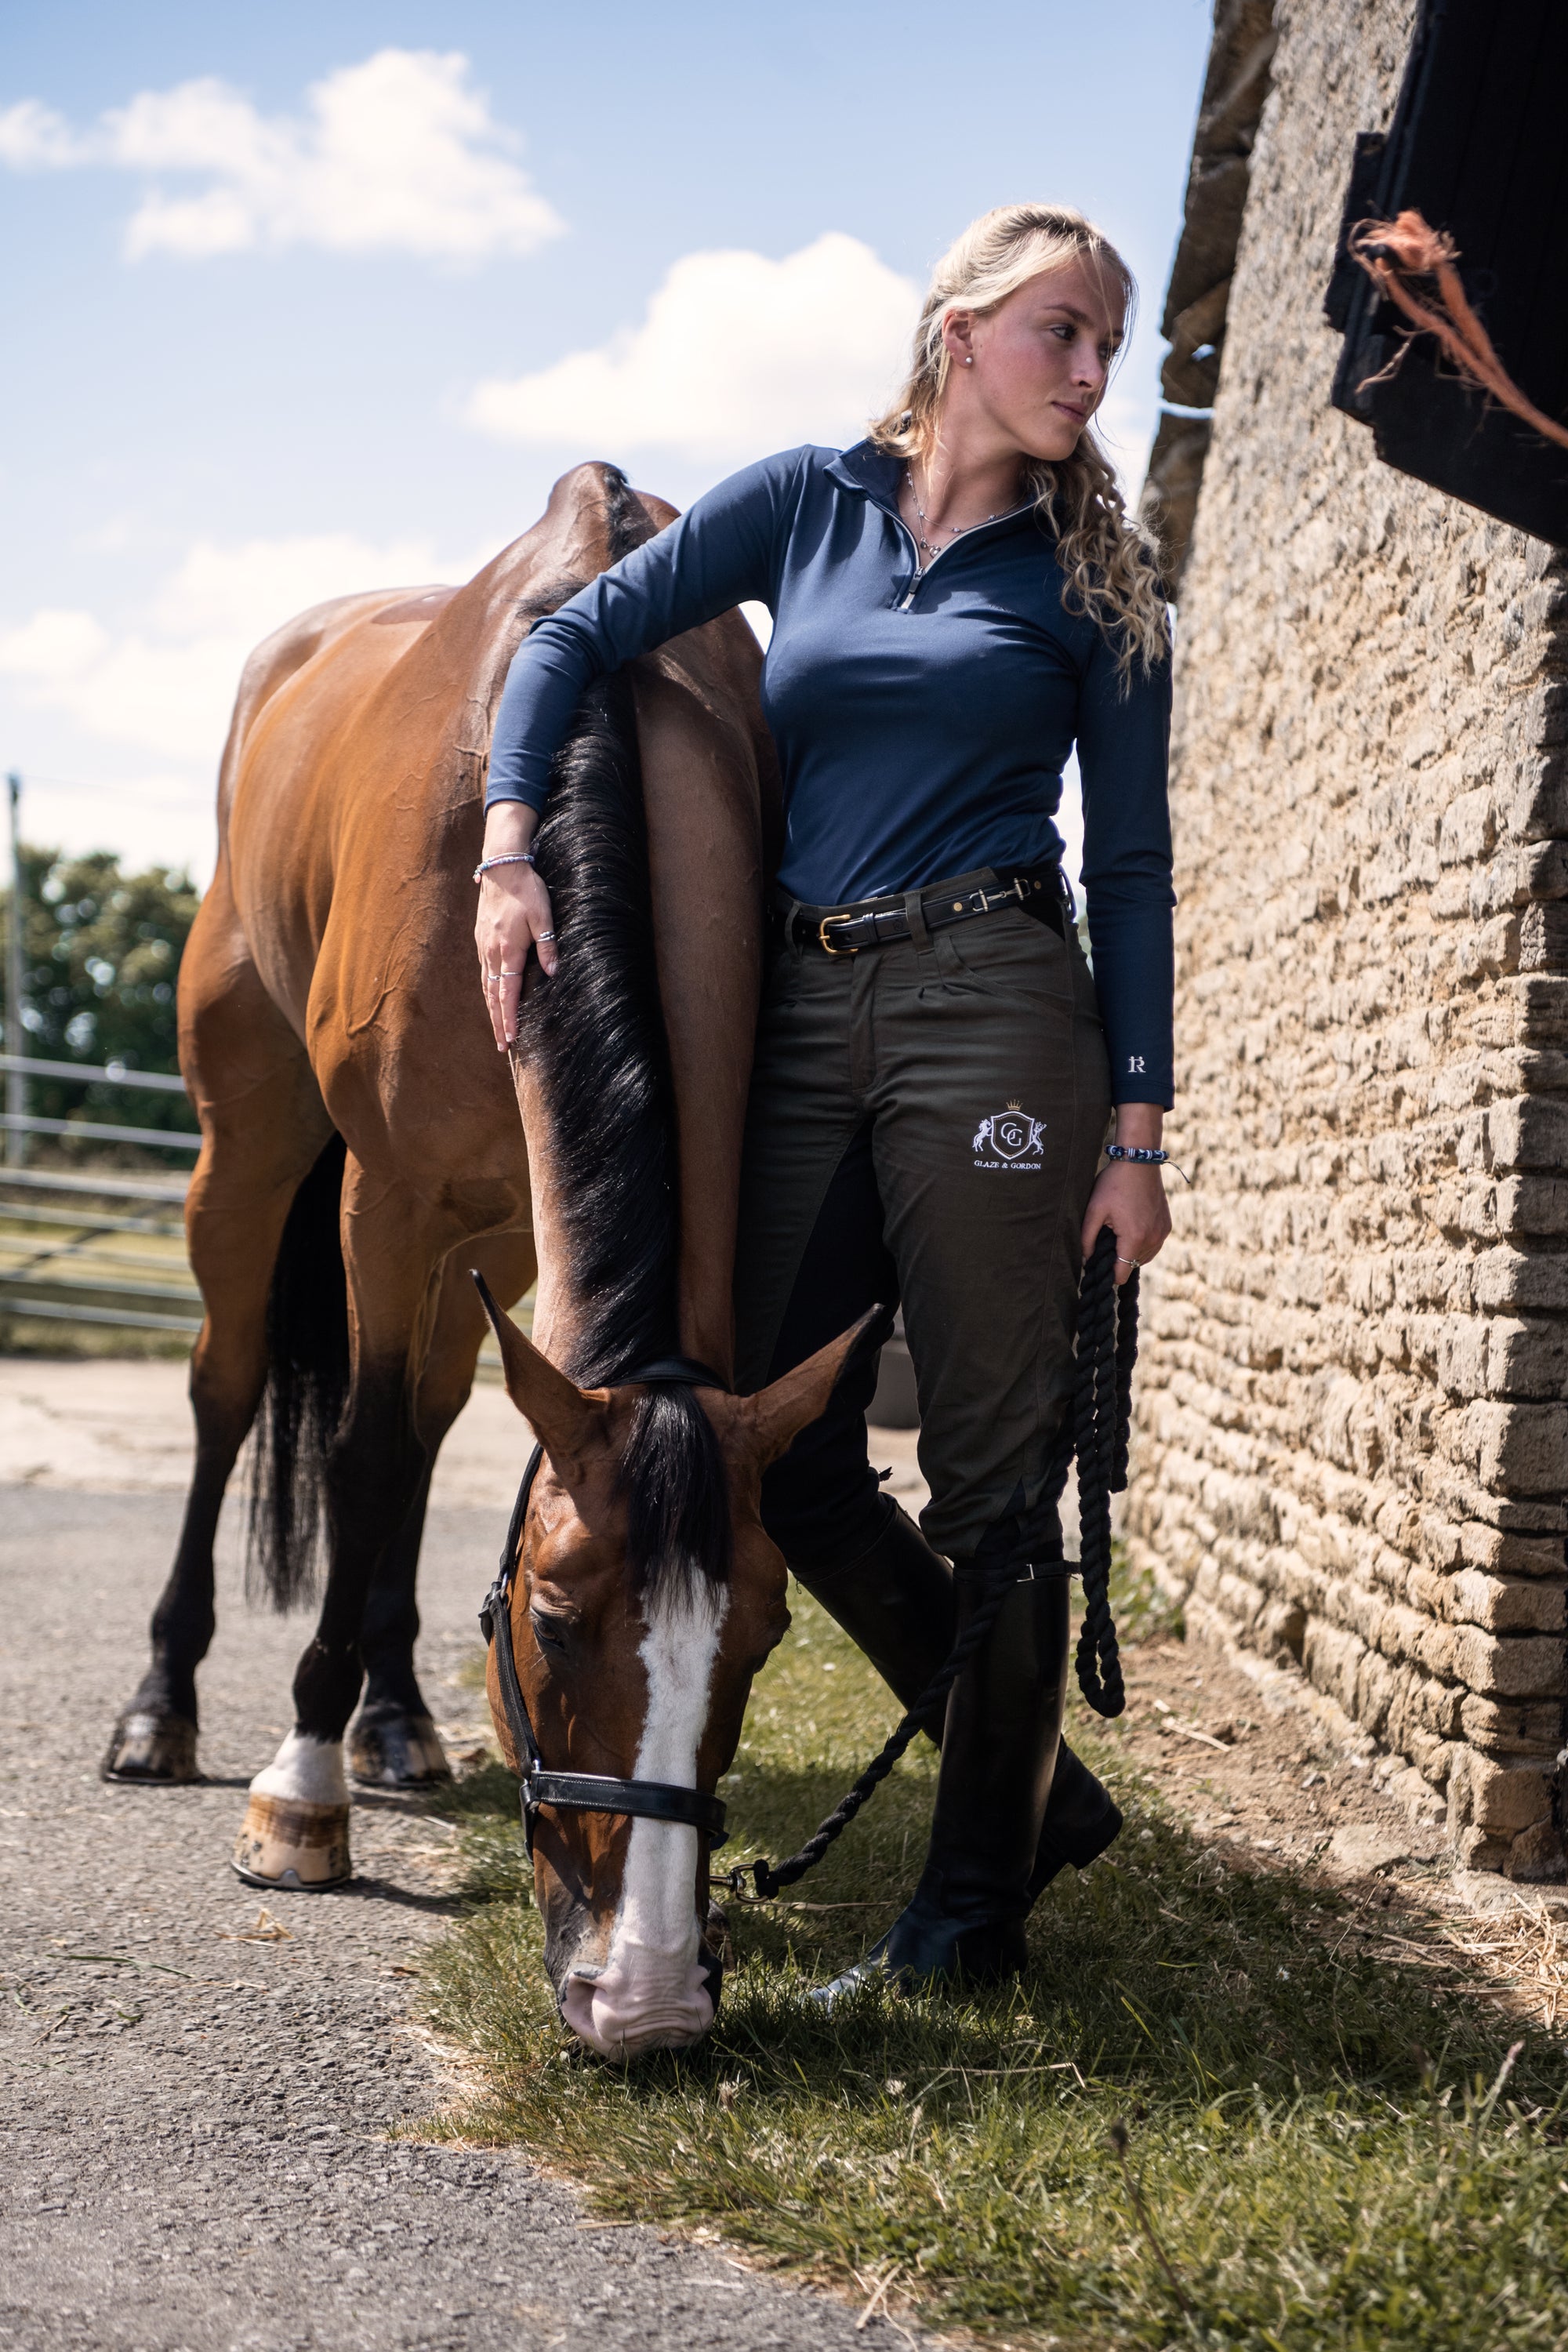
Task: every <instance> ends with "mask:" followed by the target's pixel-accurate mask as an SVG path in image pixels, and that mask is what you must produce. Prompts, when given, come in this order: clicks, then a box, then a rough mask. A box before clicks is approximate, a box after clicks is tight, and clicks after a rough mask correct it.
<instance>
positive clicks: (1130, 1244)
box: [1083, 1160, 1171, 1283]
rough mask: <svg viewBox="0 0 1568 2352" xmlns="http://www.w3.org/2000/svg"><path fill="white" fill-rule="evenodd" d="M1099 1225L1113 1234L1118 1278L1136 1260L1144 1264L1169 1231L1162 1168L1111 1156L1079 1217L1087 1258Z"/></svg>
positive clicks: (1120, 1279)
mask: <svg viewBox="0 0 1568 2352" xmlns="http://www.w3.org/2000/svg"><path fill="white" fill-rule="evenodd" d="M1101 1225H1109V1226H1110V1230H1111V1232H1112V1233H1113V1234H1115V1235H1116V1279H1117V1281H1118V1282H1119V1283H1120V1282H1125V1281H1126V1279H1127V1277H1128V1276H1129V1275H1130V1274H1131V1271H1132V1269H1133V1267H1134V1265H1148V1263H1149V1260H1150V1259H1151V1258H1152V1257H1153V1256H1154V1255H1156V1253H1157V1252H1158V1251H1159V1250H1160V1249H1161V1248H1162V1247H1163V1244H1164V1241H1165V1236H1166V1235H1167V1234H1169V1232H1170V1230H1171V1210H1170V1204H1169V1202H1167V1201H1166V1198H1165V1180H1164V1175H1163V1171H1162V1170H1161V1169H1160V1168H1159V1167H1157V1166H1151V1165H1150V1163H1149V1162H1148V1161H1147V1160H1112V1161H1111V1162H1110V1166H1109V1167H1108V1168H1102V1169H1101V1170H1100V1174H1099V1176H1098V1177H1097V1178H1096V1180H1095V1186H1094V1190H1093V1192H1091V1193H1090V1194H1089V1208H1088V1211H1087V1213H1086V1214H1085V1217H1084V1221H1083V1254H1084V1256H1085V1257H1086V1258H1087V1257H1088V1255H1089V1252H1090V1250H1091V1249H1092V1248H1093V1247H1094V1243H1095V1236H1096V1234H1098V1233H1099V1231H1100V1227H1101Z"/></svg>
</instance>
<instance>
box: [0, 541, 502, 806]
mask: <svg viewBox="0 0 1568 2352" xmlns="http://www.w3.org/2000/svg"><path fill="white" fill-rule="evenodd" d="M436 576H437V566H436V560H435V557H434V555H433V553H432V551H431V550H430V548H429V547H428V545H426V543H425V542H423V541H416V540H405V541H395V542H392V543H391V544H388V545H385V546H374V545H372V544H370V543H368V542H366V541H362V540H357V539H354V538H353V537H351V536H350V535H349V534H348V533H346V532H325V533H321V535H319V536H315V537H303V536H302V537H299V538H292V539H273V540H265V539H263V540H251V541H247V542H245V543H243V544H241V545H237V546H228V547H225V546H220V545H218V544H216V542H214V541H208V540H200V541H196V543H195V545H194V546H193V547H192V548H191V549H190V550H189V551H188V552H187V554H186V556H185V558H184V562H182V563H181V565H180V566H179V568H178V570H177V571H175V572H174V573H173V574H172V575H171V576H170V578H169V579H168V580H167V581H165V582H164V583H163V587H162V588H161V589H160V590H159V592H158V593H157V594H156V595H155V596H154V597H153V600H152V602H151V603H150V604H148V606H147V607H146V608H145V609H144V610H143V611H142V612H141V613H139V614H134V615H133V616H132V618H131V620H130V622H129V624H128V625H126V626H125V627H123V628H122V629H121V630H119V631H118V632H117V631H114V630H112V629H110V628H109V627H107V626H106V625H104V623H103V622H102V621H101V620H100V619H99V617H98V616H97V615H96V614H92V613H88V612H70V611H60V610H58V609H52V608H46V609H44V610H42V611H40V612H37V613H35V614H33V615H32V617H31V618H30V619H29V620H27V621H25V622H24V623H23V624H22V625H21V626H20V627H18V628H15V629H12V630H9V631H8V632H5V633H0V675H4V676H5V677H11V678H13V679H15V680H16V684H17V686H18V687H19V688H21V689H22V691H23V692H24V694H25V696H26V698H27V699H28V700H29V701H31V702H32V703H34V704H36V705H41V706H43V707H45V708H47V709H55V710H58V711H62V712H64V713H65V714H66V715H67V716H68V718H70V719H74V720H75V721H76V723H77V724H78V725H79V726H80V727H82V728H84V729H85V730H87V731H88V732H89V734H92V735H96V736H99V737H100V738H102V739H103V740H106V741H110V742H116V743H120V744H123V745H126V746H130V747H132V748H134V749H135V750H137V751H152V752H155V753H157V754H159V755H160V756H161V757H163V758H164V759H173V760H180V761H192V762H201V763H202V765H203V767H204V769H205V772H206V774H207V776H208V777H209V778H210V777H212V776H216V771H217V760H218V754H219V752H220V751H222V749H223V740H224V737H225V735H226V732H227V730H228V718H229V711H230V709H231V707H232V705H233V702H234V695H235V688H237V685H238V683H239V673H240V669H241V667H242V666H243V664H244V661H245V657H246V656H247V653H248V652H249V651H250V649H251V647H252V646H255V645H256V644H257V643H258V641H259V640H260V639H261V638H262V637H264V636H267V635H269V634H270V632H271V631H272V630H273V629H275V628H278V627H279V625H281V624H282V623H283V622H284V621H286V620H288V619H289V617H290V616H291V615H292V614H295V613H299V612H302V611H304V610H305V609H306V608H307V607H308V606H310V605H311V604H321V603H322V602H323V601H324V599H326V598H327V597H329V596H335V595H342V594H345V593H350V592H352V591H354V590H357V589H364V588H389V587H403V586H423V585H425V584H426V583H428V582H429V581H430V580H432V579H433V578H435V577H436ZM449 576H450V575H449ZM456 576H457V577H458V578H462V577H464V576H466V572H464V571H459V572H458V573H457V574H456Z"/></svg>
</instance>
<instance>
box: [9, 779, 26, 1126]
mask: <svg viewBox="0 0 1568 2352" xmlns="http://www.w3.org/2000/svg"><path fill="white" fill-rule="evenodd" d="M5 786H6V791H7V793H8V796H9V799H10V803H11V920H10V922H9V924H8V925H7V926H6V938H5V1051H6V1052H7V1054H13V1055H22V1054H25V1053H26V1050H27V1033H26V1029H25V1028H24V1026H23V1024H22V926H23V921H24V911H23V897H22V779H21V777H20V776H18V775H16V773H15V772H13V773H12V774H10V775H8V776H7V777H6V779H5ZM5 1108H6V1110H7V1111H8V1112H9V1113H10V1115H11V1117H12V1118H22V1117H23V1116H24V1115H25V1113H26V1108H27V1081H26V1078H25V1077H24V1076H22V1073H21V1071H20V1070H15V1069H13V1070H7V1071H6V1073H5ZM26 1157H27V1138H26V1134H25V1132H24V1131H23V1129H21V1128H19V1127H9V1128H7V1129H6V1130H5V1160H6V1164H7V1166H9V1167H12V1168H20V1167H21V1166H22V1164H23V1163H24V1161H25V1160H26Z"/></svg>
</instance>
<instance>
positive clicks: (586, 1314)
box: [519, 466, 731, 1591]
mask: <svg viewBox="0 0 1568 2352" xmlns="http://www.w3.org/2000/svg"><path fill="white" fill-rule="evenodd" d="M604 476H605V493H606V498H605V505H606V518H605V519H606V522H607V525H608V532H609V545H610V561H611V562H618V561H619V559H620V558H621V557H622V556H623V555H627V554H629V553H630V552H631V551H632V549H633V548H634V547H637V546H640V545H641V543H642V541H644V540H646V539H650V538H651V537H652V536H653V525H652V523H651V522H650V521H649V520H648V518H647V513H646V511H645V510H644V509H643V507H642V505H641V503H640V502H639V500H638V499H637V498H636V496H635V495H634V493H633V492H632V490H631V489H630V488H629V486H628V485H627V482H626V477H625V475H623V474H621V473H619V472H617V471H616V468H615V467H610V466H606V467H605V469H604ZM576 584H577V583H575V582H573V583H566V584H565V585H564V586H563V588H562V589H560V590H558V592H557V593H555V594H553V595H552V596H551V597H550V598H548V599H542V600H540V601H539V602H538V603H531V604H530V605H529V607H528V608H527V609H528V611H529V612H530V614H539V613H542V612H548V611H553V610H554V609H555V606H556V605H557V604H560V603H561V602H562V601H563V596H564V595H566V594H570V593H572V589H573V588H574V587H575V586H576ZM535 851H536V856H537V861H538V866H539V872H540V874H541V876H542V878H543V880H544V882H545V884H546V886H547V887H548V888H549V891H550V897H551V903H552V908H553V909H554V922H555V931H556V937H557V943H558V949H559V953H560V963H559V967H558V969H557V971H556V974H555V977H554V978H553V979H552V980H546V979H545V978H544V976H543V975H542V973H536V974H535V975H534V978H533V982H532V984H531V987H530V988H529V989H528V991H527V993H526V998H525V1002H524V1004H523V1008H522V1013H521V1021H520V1024H519V1045H520V1048H521V1051H522V1052H523V1053H524V1054H525V1055H527V1056H528V1058H529V1060H530V1062H531V1065H532V1066H533V1069H534V1071H535V1073H536V1075H537V1076H538V1078H539V1082H540V1087H541V1091H542V1095H543V1098H544V1101H545V1103H546V1105H547V1107H548V1112H549V1118H550V1129H551V1148H552V1154H553V1159H554V1181H555V1185H556V1188H557V1192H558V1197H559V1201H560V1205H561V1218H562V1223H563V1229H564V1241H565V1250H566V1260H567V1271H568V1277H569V1280H570V1284H571V1288H572V1294H573V1298H574V1305H575V1309H576V1314H575V1321H576V1326H577V1331H576V1340H575V1347H574V1356H573V1360H572V1361H571V1362H570V1363H569V1364H568V1365H566V1366H565V1367H564V1369H565V1370H568V1371H570V1372H571V1374H572V1376H573V1378H574V1380H576V1381H579V1382H580V1383H582V1385H584V1387H589V1388H598V1387H605V1386H610V1385H613V1384H614V1383H615V1382H616V1381H624V1380H625V1379H626V1374H627V1373H628V1372H631V1371H635V1370H637V1367H638V1366H639V1365H642V1364H647V1363H650V1362H654V1361H657V1360H658V1359H659V1358H661V1357H667V1356H669V1355H672V1354H674V1353H676V1352H678V1351H679V1308H678V1295H677V1281H678V1275H679V1245H680V1193H679V1160H678V1155H677V1145H676V1114H675V1090H674V1086H673V1082H672V1079H671V1076H670V1066H669V1046H668V1038H667V1036H666V1034H665V1026H664V1014H663V1010H662V1007H661V1004H660V1001H659V993H658V966H657V963H656V961H655V955H654V936H653V906H652V898H651V892H650V887H649V880H648V853H647V822H646V818H645V814H644V810H643V793H642V771H641V767H640V764H639V761H638V758H637V718H636V712H635V709H634V707H633V701H632V690H631V687H630V684H629V682H628V681H627V679H626V677H625V676H624V675H617V676H616V677H610V678H607V679H605V680H603V681H601V682H600V683H599V684H598V685H597V686H595V687H593V688H590V689H589V691H588V692H587V693H586V694H585V695H584V698H583V700H582V702H581V704H580V705H579V707H578V710H577V716H576V719H575V720H574V725H573V729H572V732H571V734H570V735H569V736H568V738H567V740H566V742H565V743H564V744H563V747H562V750H561V752H560V754H559V756H558V758H557V760H556V762H555V768H554V772H553V775H552V780H551V787H550V803H549V807H548V810H547V812H546V814H545V817H544V820H543V822H542V824H541V826H540V828H539V833H538V835H537V838H536V843H535ZM621 1475H622V1482H623V1486H624V1489H625V1492H626V1503H627V1513H628V1531H627V1542H628V1556H629V1559H630V1562H631V1568H632V1576H633V1581H634V1584H635V1585H636V1587H637V1590H638V1591H649V1590H651V1588H652V1587H653V1586H654V1584H655V1583H656V1582H657V1581H658V1580H659V1579H660V1578H662V1577H663V1576H666V1575H674V1576H676V1577H679V1578H682V1579H693V1578H695V1577H698V1576H701V1577H705V1578H707V1579H708V1580H710V1581H712V1582H715V1583H718V1582H721V1581H723V1580H725V1579H727V1578H728V1576H729V1573H730V1567H731V1528H730V1499H729V1484H728V1478H727V1475H726V1473H725V1466H724V1457H723V1455H722V1454H721V1451H720V1448H719V1443H718V1439H717V1437H716V1436H715V1434H714V1431H713V1426H712V1423H710V1421H709V1419H708V1416H707V1414H706V1413H705V1412H703V1411H702V1408H701V1406H700V1404H699V1403H698V1402H697V1400H696V1398H695V1397H694V1396H693V1395H692V1393H691V1391H690V1390H689V1388H686V1387H684V1386H680V1385H677V1384H675V1383H671V1382H668V1381H662V1382H654V1383H652V1384H651V1385H650V1387H649V1390H648V1393H647V1396H646V1397H645V1398H644V1399H643V1401H642V1402H641V1403H640V1404H639V1406H638V1408H637V1416H636V1419H635V1421H634V1423H633V1425H632V1433H631V1438H630V1442H629V1444H628V1445H627V1448H626V1460H625V1463H624V1465H623V1468H622V1474H621Z"/></svg>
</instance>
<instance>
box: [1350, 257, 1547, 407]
mask: <svg viewBox="0 0 1568 2352" xmlns="http://www.w3.org/2000/svg"><path fill="white" fill-rule="evenodd" d="M1347 246H1348V250H1349V252H1350V255H1351V257H1352V260H1354V261H1358V262H1359V263H1360V264H1361V266H1362V268H1363V269H1364V270H1365V272H1366V274H1367V276H1368V277H1369V278H1371V280H1372V282H1373V285H1374V286H1375V287H1376V289H1377V290H1378V292H1379V293H1380V294H1381V295H1383V296H1384V298H1385V299H1387V300H1388V301H1390V302H1392V303H1393V304H1394V307H1395V309H1397V310H1403V311H1404V313H1405V317H1406V318H1407V319H1409V320H1412V321H1413V322H1414V324H1415V331H1416V332H1417V333H1418V334H1423V335H1436V338H1437V341H1438V342H1439V343H1440V344H1441V346H1442V348H1443V350H1444V351H1445V352H1447V355H1448V357H1449V358H1450V359H1451V360H1452V361H1453V362H1454V365H1455V366H1456V367H1457V368H1458V372H1459V378H1460V381H1461V383H1468V384H1469V385H1470V386H1471V387H1472V389H1474V390H1475V391H1477V392H1488V393H1490V394H1491V396H1492V398H1493V399H1494V400H1496V401H1500V403H1501V404H1502V405H1503V407H1504V408H1509V409H1511V410H1512V412H1513V414H1514V415H1516V416H1521V417H1522V418H1523V419H1524V421H1525V423H1526V424H1527V425H1533V426H1534V427H1535V430H1536V431H1537V432H1538V433H1542V434H1544V435H1545V436H1546V438H1547V440H1549V441H1555V442H1556V443H1557V445H1558V446H1559V447H1560V448H1563V449H1568V426H1564V425H1559V424H1557V423H1556V421H1555V420H1554V419H1553V418H1552V417H1550V416H1548V415H1544V413H1543V412H1542V410H1541V409H1539V408H1537V407H1536V405H1535V404H1534V402H1533V401H1532V400H1530V399H1528V398H1527V397H1526V396H1525V394H1523V393H1522V392H1521V390H1520V388H1519V386H1518V384H1517V383H1515V382H1514V380H1513V378H1512V376H1510V373H1509V372H1508V370H1507V369H1506V368H1505V367H1504V365H1503V363H1502V362H1501V360H1500V359H1499V357H1498V355H1497V352H1495V351H1494V350H1493V348H1492V340H1491V337H1490V336H1489V334H1488V332H1487V331H1486V329H1485V328H1484V327H1483V326H1482V324H1481V322H1480V320H1479V319H1478V318H1477V316H1476V314H1475V312H1474V311H1473V310H1471V308H1470V305H1469V300H1468V297H1467V295H1466V293H1465V289H1464V288H1463V286H1462V285H1461V284H1460V282H1459V273H1458V270H1457V269H1456V268H1455V267H1454V264H1455V263H1456V262H1457V261H1458V257H1459V256H1458V249H1457V248H1456V247H1455V244H1454V240H1453V238H1452V237H1451V236H1446V235H1445V234H1444V233H1443V231H1442V230H1440V229H1435V228H1433V227H1432V226H1431V224H1430V223H1429V222H1428V221H1426V220H1425V219H1423V217H1422V215H1420V214H1419V213H1415V212H1407V213H1401V214H1400V215H1399V218H1398V219H1397V220H1392V221H1375V220H1364V221H1358V222H1357V223H1356V225H1355V226H1354V228H1353V229H1352V231H1351V233H1350V236H1349V239H1348V240H1347ZM1410 278H1436V282H1437V299H1436V302H1431V301H1426V300H1424V299H1423V298H1422V297H1421V296H1420V295H1418V294H1415V293H1413V292H1412V290H1411V289H1410V286H1409V285H1408V283H1407V282H1406V281H1407V280H1408V279H1410ZM1408 348H1409V345H1408V342H1406V344H1405V346H1404V347H1403V348H1402V349H1401V350H1400V351H1398V352H1396V353H1395V354H1394V358H1393V359H1392V360H1391V361H1390V362H1389V364H1388V366H1387V367H1386V368H1384V369H1383V370H1382V371H1381V372H1380V373H1379V374H1377V375H1371V376H1368V377H1367V379H1366V383H1382V382H1383V380H1384V377H1386V376H1389V375H1392V374H1393V373H1394V369H1395V368H1396V367H1397V366H1398V364H1399V362H1400V361H1401V360H1402V359H1403V358H1404V356H1405V351H1406V350H1408ZM1365 388H1366V387H1365V384H1363V385H1362V386H1360V387H1359V389H1361V390H1363V391H1364V390H1365Z"/></svg>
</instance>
